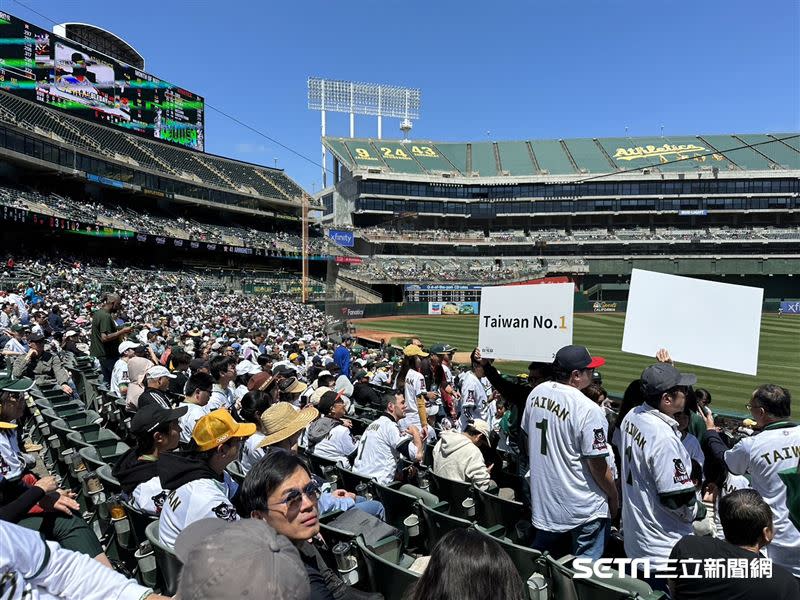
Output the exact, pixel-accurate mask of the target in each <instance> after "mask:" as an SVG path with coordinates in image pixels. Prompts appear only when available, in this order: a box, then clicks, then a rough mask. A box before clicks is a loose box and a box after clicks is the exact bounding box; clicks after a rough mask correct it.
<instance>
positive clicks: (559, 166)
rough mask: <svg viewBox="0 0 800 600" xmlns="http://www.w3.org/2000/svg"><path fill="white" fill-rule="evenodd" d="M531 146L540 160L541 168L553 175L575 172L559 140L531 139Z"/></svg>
mask: <svg viewBox="0 0 800 600" xmlns="http://www.w3.org/2000/svg"><path fill="white" fill-rule="evenodd" d="M531 148H533V153H534V154H535V155H536V160H537V161H538V162H539V168H540V169H542V170H543V171H547V172H548V173H550V174H551V175H556V174H568V173H569V174H571V173H574V172H575V169H574V168H573V166H572V163H571V162H569V157H567V155H566V154H565V153H564V149H563V148H562V147H561V144H560V143H559V142H558V141H557V140H538V141H531Z"/></svg>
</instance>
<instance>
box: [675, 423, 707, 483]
mask: <svg viewBox="0 0 800 600" xmlns="http://www.w3.org/2000/svg"><path fill="white" fill-rule="evenodd" d="M681 442H682V443H683V447H684V448H686V451H687V452H688V453H689V458H691V459H692V460H693V461H695V462H696V463H697V464H699V465H700V466H701V467H702V466H703V463H704V462H705V460H706V456H705V454H703V450H702V448H700V442H699V440H698V439H697V438H696V437H695V436H694V435H692V434H691V433H688V432H687V433H686V435H685V436H683V439H681ZM686 468H687V469H689V474H690V475H691V473H692V471H691V466H687V467H686Z"/></svg>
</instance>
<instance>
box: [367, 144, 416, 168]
mask: <svg viewBox="0 0 800 600" xmlns="http://www.w3.org/2000/svg"><path fill="white" fill-rule="evenodd" d="M373 146H374V147H375V148H376V149H377V150H378V152H380V156H381V158H382V159H383V162H385V163H386V164H387V165H389V168H390V169H392V171H394V172H396V173H424V170H423V169H422V167H420V166H419V164H418V163H417V161H416V159H415V158H414V156H413V154H412V153H411V144H401V143H399V142H387V141H386V140H373Z"/></svg>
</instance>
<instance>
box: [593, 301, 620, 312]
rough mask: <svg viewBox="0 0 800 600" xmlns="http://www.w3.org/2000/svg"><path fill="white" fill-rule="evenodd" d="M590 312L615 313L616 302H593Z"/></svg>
mask: <svg viewBox="0 0 800 600" xmlns="http://www.w3.org/2000/svg"><path fill="white" fill-rule="evenodd" d="M592 310H593V311H594V312H596V313H606V312H617V303H616V302H595V303H594V304H592Z"/></svg>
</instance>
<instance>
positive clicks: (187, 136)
mask: <svg viewBox="0 0 800 600" xmlns="http://www.w3.org/2000/svg"><path fill="white" fill-rule="evenodd" d="M0 89H2V90H5V91H8V92H11V93H13V94H16V95H19V96H20V97H23V98H26V99H28V100H33V101H36V102H40V103H42V104H45V105H47V106H50V107H53V108H58V109H60V110H63V111H65V112H68V113H69V114H71V115H74V116H78V117H82V118H84V119H88V120H90V121H94V122H96V123H99V124H101V125H110V126H114V127H119V128H121V129H124V130H126V131H131V132H134V133H137V134H140V135H143V136H145V137H148V138H151V139H157V140H161V141H164V142H170V143H173V144H177V145H179V146H183V147H185V148H192V149H194V150H203V149H204V131H203V130H204V117H205V103H204V101H203V98H202V97H201V96H198V95H197V94H194V93H192V92H189V91H187V90H184V89H183V88H180V87H178V86H175V85H173V84H171V83H169V82H166V81H164V80H162V79H159V78H158V77H155V76H153V75H150V74H149V73H145V72H144V71H141V70H139V69H136V68H134V67H132V66H130V65H126V64H124V63H121V62H119V61H116V60H114V59H112V58H109V57H108V56H106V55H104V54H102V53H100V52H97V51H95V50H92V49H90V48H88V47H86V46H83V45H81V44H78V43H77V42H74V41H72V40H67V39H65V38H62V37H60V36H57V35H54V34H53V33H51V32H49V31H47V30H45V29H42V28H40V27H37V26H36V25H32V24H30V23H27V22H26V21H23V20H21V19H18V18H17V17H14V16H12V15H9V14H8V13H4V12H2V11H0Z"/></svg>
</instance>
